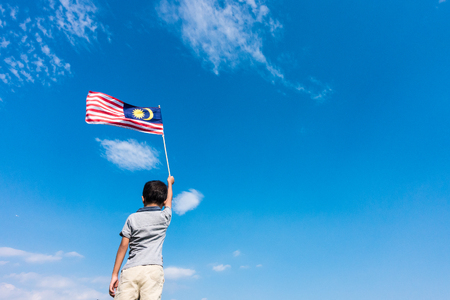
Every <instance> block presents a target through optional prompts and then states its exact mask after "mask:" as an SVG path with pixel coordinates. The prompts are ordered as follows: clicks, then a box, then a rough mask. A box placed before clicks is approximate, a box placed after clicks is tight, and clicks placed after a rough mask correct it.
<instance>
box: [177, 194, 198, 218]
mask: <svg viewBox="0 0 450 300" xmlns="http://www.w3.org/2000/svg"><path fill="white" fill-rule="evenodd" d="M202 199H203V194H202V193H200V192H199V191H197V190H194V189H190V190H189V192H186V191H185V192H182V193H181V194H178V195H177V196H176V197H175V198H174V199H173V210H174V211H175V213H176V214H178V215H180V216H181V215H184V214H185V213H186V212H188V211H190V210H193V209H195V208H196V207H197V206H198V205H199V204H200V202H201V201H202Z"/></svg>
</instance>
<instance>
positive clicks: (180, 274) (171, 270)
mask: <svg viewBox="0 0 450 300" xmlns="http://www.w3.org/2000/svg"><path fill="white" fill-rule="evenodd" d="M194 274H195V270H191V269H183V268H177V267H167V268H164V278H166V279H168V280H176V279H180V278H188V277H192V276H194Z"/></svg>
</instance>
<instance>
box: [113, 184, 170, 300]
mask: <svg viewBox="0 0 450 300" xmlns="http://www.w3.org/2000/svg"><path fill="white" fill-rule="evenodd" d="M174 181H175V180H174V178H173V177H172V176H169V178H168V179H167V183H168V187H167V186H166V185H165V184H164V183H163V182H161V181H149V182H147V183H146V184H145V186H144V191H143V193H142V194H143V195H142V201H143V203H144V207H143V208H141V209H139V210H138V211H137V212H135V213H133V214H131V215H130V216H129V217H128V219H127V221H126V222H125V225H124V227H123V229H122V231H121V232H120V235H121V236H122V242H121V244H120V246H119V250H118V251H117V256H116V262H115V264H114V270H113V274H112V278H111V283H110V286H109V294H110V295H111V296H112V297H114V299H116V300H117V299H118V300H136V299H138V298H140V300H153V299H155V300H156V299H161V293H162V288H163V284H164V272H163V268H162V266H163V258H162V246H163V243H164V239H165V237H166V231H167V227H168V226H169V224H170V220H171V218H172V209H171V207H172V196H173V192H172V184H173V183H174ZM163 206H164V207H165V208H164V210H161V208H162V207H163ZM128 246H129V247H130V253H129V256H128V261H127V263H126V264H125V266H124V267H123V269H122V273H121V276H120V281H119V280H118V274H119V270H120V266H121V265H122V262H123V258H124V257H125V254H126V251H127V249H128ZM116 288H117V292H116V291H115V290H116Z"/></svg>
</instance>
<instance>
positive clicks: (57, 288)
mask: <svg viewBox="0 0 450 300" xmlns="http://www.w3.org/2000/svg"><path fill="white" fill-rule="evenodd" d="M4 279H5V281H8V282H1V283H0V299H5V300H6V299H8V300H29V299H45V300H73V299H99V300H103V299H104V300H106V299H108V297H109V295H107V294H106V293H101V292H99V291H98V290H97V289H95V288H93V287H90V286H88V285H86V283H85V282H83V280H81V279H77V278H68V277H63V276H60V275H54V276H45V275H42V274H37V273H32V272H30V273H20V274H10V275H8V276H5V277H4Z"/></svg>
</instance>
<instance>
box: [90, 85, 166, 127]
mask: <svg viewBox="0 0 450 300" xmlns="http://www.w3.org/2000/svg"><path fill="white" fill-rule="evenodd" d="M86 123H89V124H107V125H114V126H119V127H124V128H128V129H133V130H137V131H142V132H147V133H153V134H160V135H162V134H163V125H162V124H153V123H148V122H145V121H141V120H135V119H130V118H126V117H125V115H124V114H123V101H120V100H119V99H116V98H114V97H111V96H109V95H106V94H103V93H97V92H89V94H88V96H87V98H86Z"/></svg>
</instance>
